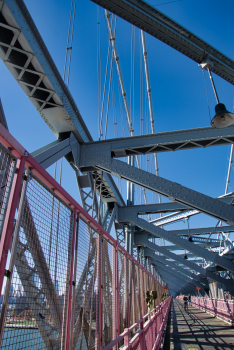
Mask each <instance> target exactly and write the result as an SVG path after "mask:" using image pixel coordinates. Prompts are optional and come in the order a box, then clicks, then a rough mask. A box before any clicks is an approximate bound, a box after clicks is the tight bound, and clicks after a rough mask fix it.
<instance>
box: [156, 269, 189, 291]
mask: <svg viewBox="0 0 234 350" xmlns="http://www.w3.org/2000/svg"><path fill="white" fill-rule="evenodd" d="M153 264H154V265H155V266H157V268H158V269H159V270H160V272H161V274H162V277H163V278H164V280H167V281H168V285H169V286H171V285H174V287H176V290H177V291H178V290H180V289H182V290H184V291H185V293H190V294H193V293H194V290H195V285H194V284H193V283H191V282H190V281H189V280H184V279H183V278H181V277H180V276H178V275H176V274H175V273H173V271H170V270H169V269H167V268H165V267H164V266H163V264H160V262H153ZM170 290H171V287H170Z"/></svg>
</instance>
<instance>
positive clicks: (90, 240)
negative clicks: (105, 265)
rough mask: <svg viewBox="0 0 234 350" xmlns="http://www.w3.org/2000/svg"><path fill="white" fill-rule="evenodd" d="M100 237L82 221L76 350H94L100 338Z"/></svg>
mask: <svg viewBox="0 0 234 350" xmlns="http://www.w3.org/2000/svg"><path fill="white" fill-rule="evenodd" d="M99 238H100V236H99V234H98V233H97V232H96V231H95V230H93V229H92V228H91V227H90V226H89V224H88V223H86V222H84V221H83V220H80V223H79V234H78V257H77V258H78V259H77V261H78V263H77V267H76V288H75V295H74V296H73V297H74V298H75V307H74V325H72V326H71V330H72V344H73V345H72V349H79V350H80V349H94V347H95V340H96V341H97V339H98V335H99V324H98V321H99V317H100V314H99V282H100V271H99V270H100V265H99V247H98V245H99V243H100V242H99Z"/></svg>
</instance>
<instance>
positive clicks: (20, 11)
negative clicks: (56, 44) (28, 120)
mask: <svg viewBox="0 0 234 350" xmlns="http://www.w3.org/2000/svg"><path fill="white" fill-rule="evenodd" d="M0 11H1V12H2V15H3V17H4V18H5V22H6V23H2V22H1V23H0V29H1V28H4V30H9V31H10V32H11V33H13V34H12V35H13V38H12V40H11V42H10V43H7V42H6V40H5V42H0V57H1V59H2V60H3V62H4V63H5V65H6V66H7V68H8V69H9V70H10V72H11V74H12V75H13V77H14V78H15V79H16V81H17V82H18V83H19V85H20V86H21V88H22V89H23V91H24V92H25V94H26V95H27V96H28V97H29V99H30V100H31V102H32V103H33V105H34V106H35V107H36V108H37V110H38V112H39V113H40V115H41V116H42V118H43V119H44V120H45V122H46V123H47V125H48V126H49V127H50V129H51V131H52V132H53V133H54V134H55V136H56V137H57V138H58V137H59V134H61V133H65V132H71V131H72V132H73V133H74V135H75V138H76V139H77V140H78V141H79V142H91V141H93V140H92V137H91V135H90V133H89V131H88V128H87V127H86V125H85V123H84V121H83V119H82V117H81V114H80V112H79V110H78V107H77V105H76V103H75V101H74V100H73V98H72V95H71V93H70V91H69V89H68V87H67V86H66V84H65V83H64V81H63V79H62V77H61V75H60V73H59V71H58V69H57V67H56V65H55V64H54V61H53V59H52V57H51V56H50V53H49V51H48V49H47V47H46V45H45V43H44V41H43V39H42V37H41V35H40V33H39V31H38V29H37V27H36V25H35V23H34V21H33V19H32V17H31V15H30V13H29V11H28V9H27V7H26V5H25V4H24V2H23V1H22V0H5V1H4V2H3V5H2V7H1V9H0ZM16 44H17V45H16ZM3 47H4V48H5V49H4V50H7V52H6V53H5V51H4V50H3V49H2V48H3ZM19 47H21V48H19ZM13 53H19V54H20V55H23V56H24V57H25V64H21V63H20V62H15V61H12V58H11V54H13ZM26 75H30V76H31V77H32V79H33V82H32V81H28V80H27V79H26ZM104 177H105V181H106V183H107V185H108V186H106V188H107V189H111V194H110V196H114V197H113V199H114V201H115V202H117V203H118V204H119V205H124V200H123V198H122V196H121V194H120V193H119V191H118V188H117V186H116V185H115V182H114V181H113V179H112V177H111V176H110V175H109V174H104Z"/></svg>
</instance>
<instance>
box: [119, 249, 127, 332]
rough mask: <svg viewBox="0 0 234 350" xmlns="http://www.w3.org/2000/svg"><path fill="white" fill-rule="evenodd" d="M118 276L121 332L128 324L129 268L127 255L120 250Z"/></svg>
mask: <svg viewBox="0 0 234 350" xmlns="http://www.w3.org/2000/svg"><path fill="white" fill-rule="evenodd" d="M118 278H119V333H120V334H121V333H123V331H124V328H126V327H128V324H127V311H128V304H127V300H128V295H126V293H128V269H127V264H126V257H125V255H124V254H123V253H122V252H120V251H118Z"/></svg>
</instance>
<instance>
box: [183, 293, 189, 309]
mask: <svg viewBox="0 0 234 350" xmlns="http://www.w3.org/2000/svg"><path fill="white" fill-rule="evenodd" d="M183 300H184V310H188V297H186V295H185V296H184V298H183Z"/></svg>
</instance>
